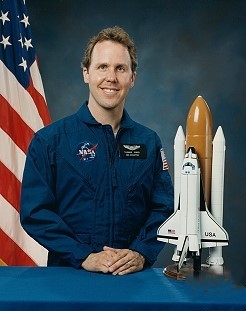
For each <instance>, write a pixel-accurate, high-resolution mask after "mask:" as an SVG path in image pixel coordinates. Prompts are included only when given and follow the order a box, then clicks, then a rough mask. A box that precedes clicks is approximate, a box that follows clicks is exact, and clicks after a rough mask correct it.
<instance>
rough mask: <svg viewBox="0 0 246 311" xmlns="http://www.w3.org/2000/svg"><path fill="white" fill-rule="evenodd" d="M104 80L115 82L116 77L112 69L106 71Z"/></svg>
mask: <svg viewBox="0 0 246 311" xmlns="http://www.w3.org/2000/svg"><path fill="white" fill-rule="evenodd" d="M106 79H107V81H108V82H116V80H117V77H116V73H115V70H114V69H108V71H107V76H106Z"/></svg>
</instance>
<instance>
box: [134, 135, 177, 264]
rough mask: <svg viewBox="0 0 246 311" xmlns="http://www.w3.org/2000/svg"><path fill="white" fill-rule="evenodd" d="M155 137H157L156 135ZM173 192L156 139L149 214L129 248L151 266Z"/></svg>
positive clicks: (155, 255) (172, 201)
mask: <svg viewBox="0 0 246 311" xmlns="http://www.w3.org/2000/svg"><path fill="white" fill-rule="evenodd" d="M156 136H157V135H156ZM173 206H174V191H173V184H172V180H171V176H170V175H169V172H168V165H167V161H166V157H165V153H164V150H163V148H162V146H161V141H160V139H159V137H158V136H157V138H156V162H155V169H154V176H153V185H152V191H151V202H150V212H149V215H148V218H147V219H146V221H145V224H144V226H143V227H142V228H141V230H140V233H139V235H138V236H137V238H136V239H135V240H134V241H133V242H132V244H131V246H130V247H129V248H130V249H132V250H135V251H137V252H139V253H140V254H142V255H143V256H144V257H145V259H146V260H147V265H152V264H153V263H154V262H155V261H156V259H157V256H158V254H159V253H160V251H161V250H162V248H163V247H164V245H165V243H163V242H160V241H158V240H157V229H158V228H159V226H160V225H161V224H162V223H163V222H164V221H165V220H166V219H167V218H168V217H169V216H170V215H171V214H172V213H173Z"/></svg>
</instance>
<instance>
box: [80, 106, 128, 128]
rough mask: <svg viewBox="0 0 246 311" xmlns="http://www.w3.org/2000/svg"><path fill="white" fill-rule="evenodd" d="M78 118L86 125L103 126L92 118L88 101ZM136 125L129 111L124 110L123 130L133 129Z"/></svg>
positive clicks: (81, 108)
mask: <svg viewBox="0 0 246 311" xmlns="http://www.w3.org/2000/svg"><path fill="white" fill-rule="evenodd" d="M77 116H78V118H79V119H80V120H81V121H82V122H83V123H86V124H90V125H101V123H99V122H97V121H96V120H95V119H94V117H93V116H92V114H91V112H90V110H89V108H88V101H86V102H85V103H84V104H83V105H82V106H81V107H80V109H79V111H78V112H77ZM133 125H134V121H133V120H132V119H131V118H130V116H129V114H128V113H127V111H126V110H125V109H124V111H123V117H122V120H121V126H120V127H121V128H131V127H133Z"/></svg>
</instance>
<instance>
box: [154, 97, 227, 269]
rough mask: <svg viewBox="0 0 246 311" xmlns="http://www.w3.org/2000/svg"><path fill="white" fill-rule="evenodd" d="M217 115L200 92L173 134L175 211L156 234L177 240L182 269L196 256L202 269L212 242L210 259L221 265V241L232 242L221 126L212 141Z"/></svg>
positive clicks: (162, 238) (165, 239)
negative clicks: (203, 254) (225, 203)
mask: <svg viewBox="0 0 246 311" xmlns="http://www.w3.org/2000/svg"><path fill="white" fill-rule="evenodd" d="M212 127H213V125H212V116H211V112H210V110H209V107H208V105H207V103H206V102H205V100H204V99H203V98H202V97H201V96H198V97H197V98H196V100H195V101H194V103H193V104H192V106H191V108H190V111H189V113H188V117H187V125H186V139H185V136H184V132H183V129H182V127H181V126H180V127H179V128H178V131H177V134H176V136H175V140H174V213H173V214H172V215H171V216H170V217H169V218H168V219H167V220H166V221H165V222H164V223H163V224H162V225H161V226H160V227H159V229H158V231H157V239H158V240H159V241H162V242H167V243H171V244H174V245H176V246H177V247H176V249H175V252H174V255H173V260H174V261H175V262H177V271H179V270H180V269H181V267H182V265H183V263H184V261H186V260H188V259H189V258H191V257H192V258H193V260H194V261H193V268H194V270H195V271H197V270H200V269H201V249H202V248H207V247H210V248H211V249H210V256H209V258H208V260H207V261H208V263H209V264H210V265H222V264H223V262H224V261H223V257H222V249H221V246H224V245H228V239H229V237H228V234H227V232H226V231H225V229H224V228H223V227H222V218H223V188H224V161H225V138H224V134H223V131H222V128H221V127H219V128H218V129H217V132H216V134H215V137H214V140H213V141H212Z"/></svg>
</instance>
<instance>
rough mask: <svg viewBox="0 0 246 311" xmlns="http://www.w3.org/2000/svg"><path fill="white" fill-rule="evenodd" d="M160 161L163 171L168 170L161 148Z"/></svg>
mask: <svg viewBox="0 0 246 311" xmlns="http://www.w3.org/2000/svg"><path fill="white" fill-rule="evenodd" d="M160 151H161V160H162V164H163V168H162V169H163V171H165V170H168V164H167V159H166V155H165V152H164V149H163V148H161V150H160Z"/></svg>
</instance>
